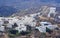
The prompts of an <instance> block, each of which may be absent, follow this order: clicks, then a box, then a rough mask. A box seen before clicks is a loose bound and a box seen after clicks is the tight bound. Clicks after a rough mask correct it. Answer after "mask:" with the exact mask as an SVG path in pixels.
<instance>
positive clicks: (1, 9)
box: [0, 0, 60, 16]
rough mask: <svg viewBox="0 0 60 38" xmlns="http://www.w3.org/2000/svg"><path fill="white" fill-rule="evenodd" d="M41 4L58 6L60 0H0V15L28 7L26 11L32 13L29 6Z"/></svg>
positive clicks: (10, 13)
mask: <svg viewBox="0 0 60 38" xmlns="http://www.w3.org/2000/svg"><path fill="white" fill-rule="evenodd" d="M43 5H48V6H56V7H58V6H59V7H60V0H0V16H10V15H12V14H14V13H18V11H21V10H22V11H23V10H25V9H29V10H28V11H27V12H28V13H29V12H30V13H32V12H31V10H30V9H31V8H32V9H33V8H36V7H38V8H39V7H40V6H43ZM17 9H18V11H17ZM34 10H35V9H34ZM24 12H25V11H23V13H24ZM20 14H22V12H20Z"/></svg>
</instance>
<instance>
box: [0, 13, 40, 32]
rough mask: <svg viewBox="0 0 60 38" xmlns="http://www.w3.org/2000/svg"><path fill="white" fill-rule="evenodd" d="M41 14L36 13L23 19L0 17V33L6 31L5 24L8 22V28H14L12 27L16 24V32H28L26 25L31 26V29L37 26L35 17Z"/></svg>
mask: <svg viewBox="0 0 60 38" xmlns="http://www.w3.org/2000/svg"><path fill="white" fill-rule="evenodd" d="M38 14H40V13H36V14H31V15H26V16H23V17H19V16H16V17H0V28H1V29H0V31H5V28H4V27H5V26H3V25H4V22H8V23H7V24H6V27H7V28H12V26H13V25H14V23H16V24H17V25H18V26H17V27H16V28H15V29H16V30H18V31H19V32H21V31H26V30H27V28H26V26H25V25H30V26H31V27H35V25H36V20H35V18H34V16H36V15H38Z"/></svg>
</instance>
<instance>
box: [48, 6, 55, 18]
mask: <svg viewBox="0 0 60 38" xmlns="http://www.w3.org/2000/svg"><path fill="white" fill-rule="evenodd" d="M51 14H53V15H54V16H55V14H56V7H50V12H49V13H48V17H50V16H51Z"/></svg>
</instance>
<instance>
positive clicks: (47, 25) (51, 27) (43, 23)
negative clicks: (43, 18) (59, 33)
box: [36, 22, 58, 33]
mask: <svg viewBox="0 0 60 38" xmlns="http://www.w3.org/2000/svg"><path fill="white" fill-rule="evenodd" d="M40 24H41V26H39V27H36V29H38V30H39V31H40V32H44V33H45V32H46V27H47V28H49V29H51V30H54V29H55V28H56V27H58V26H57V25H52V24H51V23H50V22H41V23H40Z"/></svg>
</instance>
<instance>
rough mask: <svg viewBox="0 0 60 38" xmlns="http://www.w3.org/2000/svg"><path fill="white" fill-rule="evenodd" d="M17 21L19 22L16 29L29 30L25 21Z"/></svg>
mask: <svg viewBox="0 0 60 38" xmlns="http://www.w3.org/2000/svg"><path fill="white" fill-rule="evenodd" d="M16 23H17V25H18V27H16V28H15V29H16V30H18V31H19V32H21V31H26V30H27V28H26V26H25V24H24V23H23V22H21V21H17V22H16Z"/></svg>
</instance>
